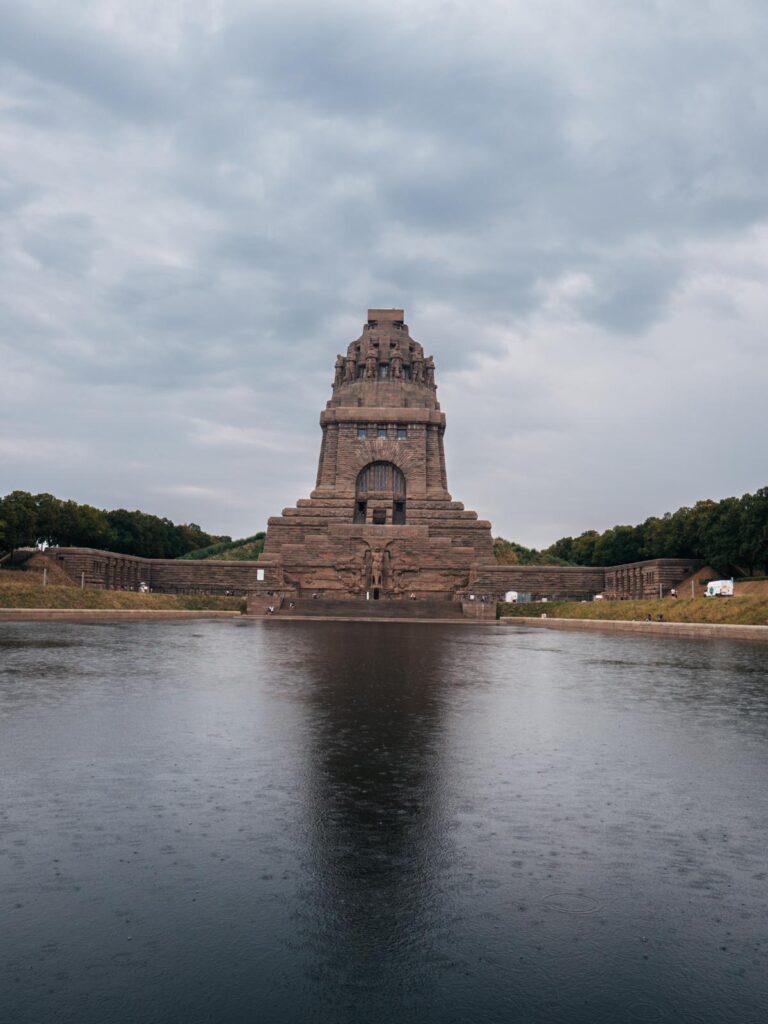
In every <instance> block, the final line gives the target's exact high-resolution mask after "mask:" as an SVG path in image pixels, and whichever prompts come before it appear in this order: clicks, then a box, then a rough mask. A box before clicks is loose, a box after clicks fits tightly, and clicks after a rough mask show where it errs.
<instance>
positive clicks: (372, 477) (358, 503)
mask: <svg viewBox="0 0 768 1024" xmlns="http://www.w3.org/2000/svg"><path fill="white" fill-rule="evenodd" d="M405 493H406V487H405V474H404V473H403V471H402V470H401V469H400V468H399V467H398V466H396V465H395V464H394V462H385V461H383V460H376V461H373V462H369V463H368V464H367V465H365V466H363V468H362V469H361V470H360V472H359V473H358V474H357V479H356V481H355V516H354V521H355V522H356V523H366V524H368V525H372V526H402V525H404V523H405V517H406V511H405Z"/></svg>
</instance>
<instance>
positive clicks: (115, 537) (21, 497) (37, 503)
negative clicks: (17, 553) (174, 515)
mask: <svg viewBox="0 0 768 1024" xmlns="http://www.w3.org/2000/svg"><path fill="white" fill-rule="evenodd" d="M229 539H230V538H229V537H214V536H211V534H208V533H205V531H204V530H202V529H201V528H200V527H199V526H198V525H197V524H196V523H183V524H180V525H176V524H175V523H172V522H171V520H170V519H161V518H160V517H159V516H152V515H148V514H147V513H146V512H138V511H136V512H128V511H127V510H126V509H124V508H118V509H113V510H112V511H105V510H103V509H98V508H93V507H92V506H91V505H80V504H78V503H77V502H76V501H63V500H62V499H61V498H55V497H54V496H53V495H52V494H29V493H28V492H27V491H12V492H11V493H10V494H7V495H6V496H5V497H4V498H0V550H5V551H13V550H14V549H15V548H19V547H31V546H32V545H34V544H39V543H43V542H45V543H48V544H58V545H60V546H73V547H87V548H104V549H106V550H107V551H117V552H120V553H121V554H124V555H141V556H143V557H145V558H178V557H179V556H180V555H184V554H186V553H187V552H188V551H193V550H195V549H196V548H202V547H206V546H208V545H210V544H214V543H219V542H221V541H228V540H229Z"/></svg>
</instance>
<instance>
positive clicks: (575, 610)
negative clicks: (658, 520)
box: [500, 596, 768, 626]
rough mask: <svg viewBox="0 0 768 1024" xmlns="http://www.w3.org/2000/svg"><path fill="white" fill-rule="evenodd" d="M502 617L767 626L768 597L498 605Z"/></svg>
mask: <svg viewBox="0 0 768 1024" xmlns="http://www.w3.org/2000/svg"><path fill="white" fill-rule="evenodd" d="M500 609H501V612H500V613H501V615H515V616H521V615H532V616H539V615H542V614H544V613H546V614H547V615H548V616H549V617H550V618H553V619H555V618H559V619H623V620H625V621H626V620H628V621H632V620H633V619H634V620H638V621H642V620H643V619H644V618H645V617H646V616H647V615H651V617H652V618H653V619H656V618H657V617H658V616H659V615H663V616H664V618H665V620H666V621H667V622H712V623H726V624H731V625H741V626H765V625H767V624H768V598H766V597H764V596H756V597H751V596H748V597H710V598H706V597H698V598H688V599H686V598H680V597H679V598H677V599H676V600H675V599H672V598H666V599H665V600H663V601H588V602H584V603H582V602H580V601H548V602H546V603H535V604H533V603H532V604H501V605H500Z"/></svg>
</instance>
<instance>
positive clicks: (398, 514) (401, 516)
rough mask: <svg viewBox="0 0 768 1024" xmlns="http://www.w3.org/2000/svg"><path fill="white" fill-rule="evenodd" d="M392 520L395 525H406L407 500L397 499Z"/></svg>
mask: <svg viewBox="0 0 768 1024" xmlns="http://www.w3.org/2000/svg"><path fill="white" fill-rule="evenodd" d="M392 522H393V523H394V525H395V526H403V525H405V502H404V501H396V502H395V504H394V505H393V506H392Z"/></svg>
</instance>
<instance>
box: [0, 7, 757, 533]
mask: <svg viewBox="0 0 768 1024" xmlns="http://www.w3.org/2000/svg"><path fill="white" fill-rule="evenodd" d="M3 23H4V30H3V33H2V34H1V35H0V73H1V74H2V79H3V86H4V88H3V92H2V94H3V97H4V99H3V101H2V105H1V107H0V159H1V164H0V274H2V293H1V295H0V346H1V351H0V356H1V357H2V367H3V370H2V377H1V379H0V490H2V491H3V492H4V491H6V490H9V489H11V488H14V487H20V488H23V489H28V490H48V491H52V492H53V493H56V494H59V495H61V496H62V497H73V498H76V499H78V500H82V501H89V502H91V503H93V504H97V505H100V506H107V507H110V506H119V505H122V506H128V507H140V508H143V509H145V510H146V511H149V512H155V513H159V514H165V515H168V516H170V517H171V518H173V519H175V520H177V521H179V520H193V521H196V522H199V523H201V525H203V526H204V527H205V528H206V529H209V530H211V531H220V532H227V533H231V534H234V535H243V534H248V533H252V532H254V531H255V530H256V529H259V528H261V527H262V526H263V524H264V522H265V520H266V517H267V516H268V515H270V514H275V513H276V512H279V510H280V508H282V507H283V506H284V505H287V504H291V503H293V502H294V501H295V499H296V498H298V497H299V496H303V495H306V494H307V493H308V492H309V490H310V489H311V486H312V484H313V481H314V469H315V462H316V457H317V451H318V447H319V430H318V428H317V415H318V413H319V410H320V408H321V406H322V405H323V404H324V402H325V401H326V399H327V397H328V386H329V381H330V376H331V371H332V365H333V360H334V358H335V354H336V352H337V351H338V350H340V349H341V348H342V347H343V346H344V345H346V344H347V342H348V341H349V340H351V339H352V338H353V337H354V336H356V334H357V333H358V331H359V326H360V323H361V322H362V320H363V319H364V316H365V310H366V308H367V307H368V306H380V305H397V306H401V305H402V306H405V308H406V313H407V319H408V321H409V323H410V325H411V330H412V333H413V334H414V336H415V337H416V338H418V339H419V340H420V341H421V342H422V343H423V344H424V345H425V347H426V348H427V350H428V351H430V352H433V353H434V354H435V358H436V362H437V366H438V383H439V385H440V397H441V400H442V403H443V407H444V409H445V410H446V412H447V413H448V422H449V433H448V436H447V453H448V460H449V474H450V475H449V484H450V487H451V490H452V491H453V493H454V496H455V497H457V498H459V499H461V500H464V501H465V502H466V503H467V504H468V505H471V506H472V507H475V508H477V509H478V511H479V512H480V514H481V515H482V516H484V517H488V518H490V519H492V521H493V523H494V527H495V530H496V532H498V533H503V534H504V535H506V536H508V537H512V538H514V539H516V540H518V541H521V542H523V543H529V544H537V545H538V544H546V543H548V542H550V541H552V540H554V539H555V538H556V537H558V536H560V535H562V534H565V533H576V532H580V531H581V530H582V529H585V528H587V527H590V526H595V527H598V528H603V527H606V526H609V525H612V524H613V523H615V522H618V521H630V522H634V521H636V520H639V519H641V518H644V517H645V516H646V515H649V514H651V513H655V512H663V511H665V510H667V509H673V508H676V507H677V506H678V505H680V504H688V503H691V502H693V501H694V500H696V499H697V498H699V497H704V496H712V497H720V496H723V495H725V494H730V493H742V492H743V491H746V490H751V489H754V488H756V487H759V486H762V485H765V484H766V483H768V465H767V463H768V458H767V457H766V454H765V446H764V444H763V441H762V438H763V437H764V436H765V433H766V426H768V423H767V420H768V414H766V411H765V409H766V406H767V405H768V403H766V401H765V398H764V394H763V392H764V390H765V380H766V377H767V375H768V356H767V355H766V346H765V343H764V340H763V337H762V335H763V330H764V327H763V325H764V324H765V323H766V313H768V291H767V290H766V286H765V282H766V270H767V269H768V268H767V267H766V263H767V262H768V255H767V254H766V253H767V249H766V242H767V241H768V174H767V173H766V171H767V170H768V167H767V166H766V165H767V164H768V136H766V133H765V131H764V126H765V123H766V115H767V114H768V111H766V105H767V104H768V82H767V81H766V78H768V67H767V66H766V63H765V61H764V59H763V55H764V51H765V44H766V41H768V15H767V14H766V10H765V7H764V5H762V4H760V3H757V2H755V3H751V2H743V0H739V2H736V3H733V2H730V3H728V4H727V5H726V4H725V3H720V2H709V3H706V2H705V3H702V2H701V0H697V2H694V0H690V2H687V0H678V2H676V3H674V4H673V3H667V2H662V0H658V2H656V3H649V4H643V5H637V4H632V3H629V2H626V3H622V2H618V3H614V4H610V5H606V4H604V3H597V2H596V0H595V2H585V3H582V4H577V5H574V4H572V3H564V2H563V3H561V2H555V0H548V2H544V3H541V4H537V5H530V4H523V3H517V2H512V3H509V2H504V3H498V4H495V3H491V2H489V3H486V4H483V5H465V4H458V3H450V2H447V3H431V2H417V3H408V4H400V5H399V4H392V3H387V4H384V3H379V2H377V0H376V2H374V0H370V2H366V3H364V4H360V3H357V4H351V3H349V4H348V3H335V4H334V3H331V4H327V5H322V6H318V5H316V4H308V3H306V4H305V3H287V4H286V3H280V4H277V3H274V4H273V3H260V4H257V5H253V4H245V3H243V4H240V3H236V2H223V3H213V2H209V3H207V4H205V3H199V2H197V3H194V4H192V3H183V2H182V3H178V4H174V5H163V7H162V9H161V10H158V7H157V5H156V4H149V3H146V2H141V0H137V2H136V3H133V4H131V5H124V4H117V3H115V4H112V3H109V2H105V0H100V2H98V3H93V4H80V5H77V6H76V7H73V6H71V5H64V4H61V5H57V4H55V3H54V4H51V3H49V2H47V3H45V4H43V3H37V4H36V3H27V4H25V5H23V6H19V5H16V6H13V7H12V6H11V5H8V6H7V8H6V9H5V12H4V16H3Z"/></svg>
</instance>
